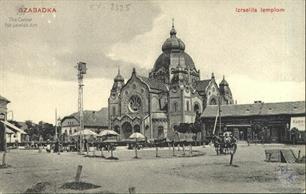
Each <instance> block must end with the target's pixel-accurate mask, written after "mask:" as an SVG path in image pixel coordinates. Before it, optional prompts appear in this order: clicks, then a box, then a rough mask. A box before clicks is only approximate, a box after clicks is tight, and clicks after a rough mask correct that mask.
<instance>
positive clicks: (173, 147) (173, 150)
mask: <svg viewBox="0 0 306 194" xmlns="http://www.w3.org/2000/svg"><path fill="white" fill-rule="evenodd" d="M172 156H175V146H174V142H173V143H172Z"/></svg>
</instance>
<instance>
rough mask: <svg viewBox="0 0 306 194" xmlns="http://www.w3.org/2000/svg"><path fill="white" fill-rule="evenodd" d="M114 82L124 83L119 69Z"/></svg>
mask: <svg viewBox="0 0 306 194" xmlns="http://www.w3.org/2000/svg"><path fill="white" fill-rule="evenodd" d="M114 81H115V82H120V81H122V82H124V78H123V77H122V75H121V74H120V69H119V68H118V74H117V76H116V77H115V79H114Z"/></svg>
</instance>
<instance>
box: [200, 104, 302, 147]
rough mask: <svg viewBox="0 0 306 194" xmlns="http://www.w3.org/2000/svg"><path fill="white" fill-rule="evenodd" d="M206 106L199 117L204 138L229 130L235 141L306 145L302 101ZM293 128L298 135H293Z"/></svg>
mask: <svg viewBox="0 0 306 194" xmlns="http://www.w3.org/2000/svg"><path fill="white" fill-rule="evenodd" d="M218 112H219V106H207V107H206V109H205V110H204V112H203V113H202V115H201V122H202V129H203V137H204V138H205V137H208V136H211V135H212V134H213V132H214V128H215V133H214V134H218V133H220V132H224V131H232V132H233V134H234V136H235V137H236V138H237V139H238V140H247V139H250V140H259V141H262V142H281V143H286V142H290V141H292V140H293V139H296V140H297V141H302V142H306V133H305V116H306V113H305V101H296V102H278V103H263V102H260V101H258V102H255V103H254V104H231V105H221V106H220V112H221V125H220V117H217V114H218ZM294 129H296V130H297V133H293V131H294Z"/></svg>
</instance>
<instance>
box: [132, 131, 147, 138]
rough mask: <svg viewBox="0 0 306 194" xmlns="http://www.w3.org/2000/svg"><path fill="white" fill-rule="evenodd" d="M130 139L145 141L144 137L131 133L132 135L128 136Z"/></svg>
mask: <svg viewBox="0 0 306 194" xmlns="http://www.w3.org/2000/svg"><path fill="white" fill-rule="evenodd" d="M129 138H130V139H145V136H144V135H142V134H141V133H138V132H136V133H132V135H130V137H129Z"/></svg>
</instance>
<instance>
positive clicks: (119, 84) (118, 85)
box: [112, 68, 124, 92]
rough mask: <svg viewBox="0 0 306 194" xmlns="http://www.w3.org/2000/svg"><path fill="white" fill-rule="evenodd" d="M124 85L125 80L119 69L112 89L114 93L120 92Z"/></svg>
mask: <svg viewBox="0 0 306 194" xmlns="http://www.w3.org/2000/svg"><path fill="white" fill-rule="evenodd" d="M123 85H124V78H123V77H122V75H121V74H120V69H119V68H118V74H117V75H116V77H115V78H114V84H113V87H112V92H118V91H120V90H121V88H122V86H123Z"/></svg>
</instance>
